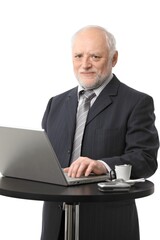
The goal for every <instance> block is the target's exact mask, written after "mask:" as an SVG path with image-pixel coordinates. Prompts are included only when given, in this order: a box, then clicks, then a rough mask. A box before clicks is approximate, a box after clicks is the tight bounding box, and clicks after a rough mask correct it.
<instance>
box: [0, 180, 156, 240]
mask: <svg viewBox="0 0 160 240" xmlns="http://www.w3.org/2000/svg"><path fill="white" fill-rule="evenodd" d="M153 192H154V184H153V183H152V182H150V181H148V180H146V181H145V182H139V183H135V184H134V185H133V186H131V188H130V190H129V191H123V192H120V191H115V192H114V191H111V192H105V193H103V192H100V191H99V190H98V187H97V183H92V184H84V185H78V186H72V187H63V186H59V185H53V184H47V183H41V182H35V181H29V180H22V179H16V178H9V177H1V178H0V194H1V195H3V196H8V197H14V198H21V199H30V200H40V201H53V202H64V203H65V204H64V210H65V240H73V239H74V240H78V239H79V204H80V203H81V202H111V201H120V200H128V199H137V198H142V197H146V196H149V195H151V194H153Z"/></svg>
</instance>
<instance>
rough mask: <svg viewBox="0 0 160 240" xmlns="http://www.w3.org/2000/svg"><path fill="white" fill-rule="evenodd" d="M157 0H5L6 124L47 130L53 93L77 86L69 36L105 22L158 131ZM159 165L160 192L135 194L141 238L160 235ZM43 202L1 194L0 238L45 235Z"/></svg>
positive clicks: (0, 58) (1, 77)
mask: <svg viewBox="0 0 160 240" xmlns="http://www.w3.org/2000/svg"><path fill="white" fill-rule="evenodd" d="M158 4H159V1H158V0H152V1H149V0H134V1H131V0H130V1H129V0H121V1H119V0H108V1H107V0H98V1H97V0H81V1H76V0H75V1H66V0H59V1H48V0H45V1H42V0H19V1H18V0H14V1H13V0H0V125H5V126H15V127H24V128H36V129H39V128H41V119H42V116H43V113H44V110H45V107H46V104H47V102H48V100H49V98H50V97H51V96H53V95H55V94H58V93H60V92H62V91H65V90H68V89H69V88H71V87H74V86H75V85H76V80H75V78H74V75H73V73H72V62H71V51H70V50H71V48H70V47H71V44H70V40H71V36H72V34H73V33H74V32H75V31H77V30H78V29H79V28H81V27H83V26H85V25H88V24H96V25H101V26H103V27H105V28H107V29H108V30H110V31H111V32H112V33H113V34H114V35H115V37H116V39H117V48H118V51H119V61H118V64H117V66H116V67H115V69H114V73H115V74H116V75H117V76H118V78H119V79H120V80H121V81H123V82H124V83H126V84H128V85H130V86H131V87H133V88H136V89H138V90H141V91H143V92H146V93H148V94H150V95H151V96H152V97H153V98H154V102H155V113H156V126H157V128H158V130H159V129H160V111H159V102H160V96H159V87H158V84H159V80H160V74H159V69H160V67H159V66H160V61H159V56H160V44H159V43H160V34H159V22H160V15H159V5H158ZM159 174H160V170H158V171H157V172H156V174H155V175H154V176H153V177H151V178H150V180H152V181H153V182H154V183H155V193H154V194H153V195H151V196H149V197H146V198H142V199H139V200H137V206H138V212H139V221H140V231H141V240H144V239H145V240H150V239H153V238H154V239H155V240H159V239H160V232H159V223H160V206H159V203H160V202H159V201H160V197H159V196H160V186H159ZM41 211H42V202H38V201H30V200H20V199H13V198H7V197H3V196H0V240H1V239H3V240H9V239H13V240H22V239H23V240H28V239H29V240H39V237H40V232H41Z"/></svg>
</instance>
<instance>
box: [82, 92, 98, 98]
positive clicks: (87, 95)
mask: <svg viewBox="0 0 160 240" xmlns="http://www.w3.org/2000/svg"><path fill="white" fill-rule="evenodd" d="M83 94H84V97H85V98H86V99H87V100H91V99H92V98H94V97H95V96H96V94H95V93H94V91H93V90H86V91H84V93H83Z"/></svg>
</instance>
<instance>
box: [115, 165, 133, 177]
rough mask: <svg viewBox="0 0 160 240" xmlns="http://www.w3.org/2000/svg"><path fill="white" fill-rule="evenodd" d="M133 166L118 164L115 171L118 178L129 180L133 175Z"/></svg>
mask: <svg viewBox="0 0 160 240" xmlns="http://www.w3.org/2000/svg"><path fill="white" fill-rule="evenodd" d="M131 170H132V166H131V165H129V164H124V165H116V166H115V172H116V178H117V179H123V180H125V181H126V180H129V179H130V176H131Z"/></svg>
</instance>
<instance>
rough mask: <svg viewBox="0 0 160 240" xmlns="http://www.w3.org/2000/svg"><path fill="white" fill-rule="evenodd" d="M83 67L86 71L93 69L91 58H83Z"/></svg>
mask: <svg viewBox="0 0 160 240" xmlns="http://www.w3.org/2000/svg"><path fill="white" fill-rule="evenodd" d="M82 67H83V68H84V69H88V68H91V67H92V63H91V61H90V59H89V57H84V58H83V61H82Z"/></svg>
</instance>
